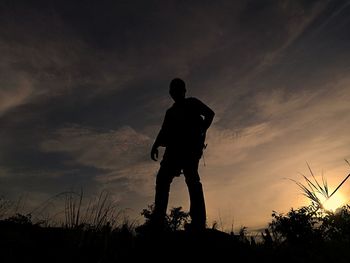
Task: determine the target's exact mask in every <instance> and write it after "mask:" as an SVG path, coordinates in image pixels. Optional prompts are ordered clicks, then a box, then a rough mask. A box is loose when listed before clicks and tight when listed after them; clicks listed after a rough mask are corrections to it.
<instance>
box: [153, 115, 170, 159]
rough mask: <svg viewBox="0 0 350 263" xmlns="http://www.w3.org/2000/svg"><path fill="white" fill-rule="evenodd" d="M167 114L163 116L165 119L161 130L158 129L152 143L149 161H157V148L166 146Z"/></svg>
mask: <svg viewBox="0 0 350 263" xmlns="http://www.w3.org/2000/svg"><path fill="white" fill-rule="evenodd" d="M168 118H169V117H168V112H167V113H166V114H165V118H164V121H163V124H162V128H161V129H160V131H159V133H158V135H157V137H156V140H155V141H154V143H153V146H152V149H151V159H152V160H153V161H157V160H158V147H160V146H163V147H165V146H166V130H167V126H168Z"/></svg>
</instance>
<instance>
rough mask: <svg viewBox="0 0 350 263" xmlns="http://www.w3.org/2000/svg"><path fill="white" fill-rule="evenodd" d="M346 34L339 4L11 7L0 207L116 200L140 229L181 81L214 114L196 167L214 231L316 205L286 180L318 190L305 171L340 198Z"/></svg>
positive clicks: (182, 196)
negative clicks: (155, 147)
mask: <svg viewBox="0 0 350 263" xmlns="http://www.w3.org/2000/svg"><path fill="white" fill-rule="evenodd" d="M349 28H350V1H345V0H334V1H322V0H321V1H311V0H309V1H307V0H305V1H302V0H281V1H277V0H276V1H273V0H266V1H265V0H261V1H253V0H244V1H243V0H242V1H206V0H203V1H196V0H194V1H181V0H173V1H168V0H165V1H153V0H149V1H121V0H119V1H54V0H48V1H35V2H32V1H6V0H3V1H1V3H0V57H1V59H0V195H1V196H2V197H4V198H6V199H10V200H21V209H23V211H26V212H30V211H32V209H35V208H37V207H40V206H42V204H43V203H44V202H45V201H46V200H48V199H50V198H52V197H53V196H55V195H57V194H59V193H63V192H65V191H70V190H74V191H80V189H83V191H84V196H85V197H86V198H89V197H93V196H96V195H98V193H100V192H101V191H107V192H109V193H110V196H111V197H112V199H113V200H114V201H115V202H116V203H117V205H118V207H119V208H120V209H121V210H123V211H127V213H128V215H129V216H130V217H131V218H137V220H139V219H142V216H141V215H140V212H141V211H142V209H144V208H146V207H147V206H148V205H149V204H151V203H153V201H154V190H155V189H154V185H155V176H156V173H157V171H158V169H159V162H153V161H152V160H151V159H150V148H151V146H152V144H153V142H154V139H155V137H156V135H157V133H158V131H159V129H160V126H161V124H162V121H163V118H164V114H165V111H166V109H167V108H169V107H170V106H171V105H172V104H173V101H172V100H171V98H170V97H169V94H168V89H169V82H170V80H171V79H173V78H175V77H180V78H182V79H184V80H185V82H186V84H187V96H189V97H192V96H193V97H196V98H198V99H200V100H201V101H203V102H204V103H206V104H207V105H208V106H209V107H210V108H212V109H213V110H214V111H215V113H216V115H215V118H214V121H213V124H212V126H211V127H210V129H209V130H208V133H207V144H208V147H207V149H206V150H205V152H204V157H203V158H202V159H201V161H200V167H199V172H200V176H201V181H202V184H203V188H204V194H205V200H206V206H207V216H208V224H209V225H210V224H212V223H213V222H214V221H216V222H218V223H219V225H220V226H221V227H222V228H223V229H224V228H230V227H234V228H239V227H241V226H246V227H248V229H254V228H259V227H264V226H265V225H266V224H267V223H268V222H269V221H270V220H271V214H272V211H277V212H280V213H285V212H287V211H289V209H290V208H292V207H293V208H297V207H300V206H302V205H305V204H308V200H306V198H305V197H303V196H302V194H301V191H300V189H299V188H298V187H297V185H296V184H295V183H294V182H293V181H291V180H289V179H293V180H297V181H302V180H303V178H302V174H304V175H306V176H308V177H309V176H310V172H309V170H308V166H307V164H309V165H310V167H311V169H312V171H313V172H314V173H315V176H316V178H320V176H321V175H322V174H324V176H325V178H327V180H328V184H329V187H330V188H331V189H334V188H335V187H336V185H338V184H339V183H340V182H341V180H342V179H343V178H344V177H345V176H346V175H347V174H348V173H349V170H350V167H349V166H348V165H347V163H346V162H345V161H344V159H349V160H350V147H349V146H350V137H349V128H350V114H349V113H350V103H349V100H350V88H349V84H350V32H349ZM349 184H350V182H347V183H345V184H344V185H343V186H342V188H341V189H340V191H339V192H337V195H338V196H339V197H337V198H339V199H341V200H342V201H343V202H348V201H349V199H350V185H349ZM61 201H62V200H61ZM59 202H60V200H57V205H56V206H52V207H55V209H61V210H62V209H63V208H62V205H61V206H60V205H59ZM178 206H182V207H183V208H184V209H185V210H188V207H189V197H188V192H187V188H186V185H185V182H184V178H183V177H179V178H175V180H174V182H173V184H172V186H171V192H170V200H169V208H171V207H178ZM52 209H53V208H52Z"/></svg>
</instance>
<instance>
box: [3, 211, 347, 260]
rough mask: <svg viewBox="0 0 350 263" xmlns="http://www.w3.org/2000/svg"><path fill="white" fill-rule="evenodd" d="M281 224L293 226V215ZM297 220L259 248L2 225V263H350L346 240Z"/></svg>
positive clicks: (206, 239)
mask: <svg viewBox="0 0 350 263" xmlns="http://www.w3.org/2000/svg"><path fill="white" fill-rule="evenodd" d="M283 218H284V219H289V220H292V219H291V216H290V215H289V217H288V216H284V217H283ZM281 219H282V218H280V220H281ZM298 220H299V221H296V223H295V222H294V223H293V222H292V223H291V222H289V223H290V224H289V225H288V224H287V225H286V227H287V228H286V230H287V232H288V231H290V230H292V232H295V233H296V231H301V232H300V233H298V234H297V235H290V236H289V237H288V238H289V239H288V238H284V239H283V240H284V241H283V242H282V241H281V240H280V241H277V240H273V239H272V238H271V236H269V235H270V232H266V233H267V234H266V233H265V235H264V237H263V238H262V241H261V242H256V241H255V240H254V239H252V238H249V237H247V236H246V235H245V234H244V233H241V234H239V235H234V234H228V233H224V232H221V231H218V230H215V229H207V230H205V231H203V232H188V231H184V230H177V231H168V232H163V233H152V232H151V231H148V232H147V231H145V232H143V233H136V232H135V231H133V230H132V229H130V228H129V227H128V226H127V225H123V226H120V227H117V228H114V229H112V228H110V227H108V225H107V226H104V227H102V228H100V229H98V230H96V229H95V230H93V229H87V228H84V227H83V226H82V227H80V228H79V227H77V228H74V229H72V228H65V227H42V226H40V225H35V224H32V223H31V222H30V221H26V220H25V218H20V217H19V218H17V219H13V218H12V219H11V220H2V221H0V250H1V258H0V262H6V263H7V262H25V263H27V262H86V263H87V262H154V261H162V262H168V261H170V262H188V261H189V260H190V259H192V260H194V261H195V262H201V261H202V262H350V252H349V251H350V242H349V239H348V236H347V237H346V238H343V239H339V238H338V240H328V241H326V240H324V239H322V238H321V237H320V236H318V237H317V235H318V234H317V233H318V232H315V233H313V232H308V231H309V230H310V229H309V228H308V226H307V225H305V222H302V219H300V218H299V219H298ZM282 221H283V220H282ZM282 221H281V223H283V222H282ZM275 223H278V222H277V221H275ZM299 223H302V225H299ZM348 223H350V222H348ZM271 226H273V225H271ZM275 227H276V225H275ZM347 227H348V228H350V227H349V226H347ZM293 228H294V229H293ZM271 230H273V231H280V232H281V231H282V230H278V229H277V230H276V228H275V229H274V228H273V227H272V228H271ZM283 231H284V230H283ZM287 232H286V233H287ZM287 234H288V233H287ZM302 235H304V236H302ZM335 235H337V233H335ZM341 236H343V237H344V233H342V234H341ZM293 238H294V239H293Z"/></svg>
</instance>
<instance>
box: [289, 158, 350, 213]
mask: <svg viewBox="0 0 350 263" xmlns="http://www.w3.org/2000/svg"><path fill="white" fill-rule="evenodd" d="M345 162H346V163H347V164H348V165H349V166H350V163H349V162H348V160H346V159H345ZM307 167H308V168H309V171H310V174H311V176H312V179H313V181H312V180H310V179H308V178H307V177H306V176H305V175H303V174H302V176H303V178H304V179H305V181H306V184H302V183H300V182H298V181H295V180H293V179H291V180H292V181H294V182H295V183H296V184H297V185H298V186H299V187H300V189H301V190H302V192H303V195H304V196H306V197H307V198H308V199H309V200H310V201H311V206H312V207H313V208H314V211H315V212H316V211H318V210H319V209H321V210H322V211H323V212H325V213H329V212H330V211H329V210H327V209H326V208H325V207H324V203H325V202H327V201H328V200H329V199H330V198H332V196H333V195H334V194H335V193H336V192H337V191H338V190H339V188H340V187H341V186H342V185H343V184H344V183H345V182H346V180H348V178H349V177H350V174H348V175H347V176H346V177H345V178H344V179H343V181H342V182H341V183H340V184H339V185H338V186H337V187H336V188H335V190H334V191H333V192H332V193H331V194H329V188H328V184H327V180H326V179H325V178H324V176H323V174H322V183H320V182H318V181H317V179H316V177H315V175H314V173H313V171H312V170H311V167H310V165H309V164H308V163H307ZM320 197H322V199H320Z"/></svg>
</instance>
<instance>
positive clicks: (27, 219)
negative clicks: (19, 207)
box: [4, 213, 33, 225]
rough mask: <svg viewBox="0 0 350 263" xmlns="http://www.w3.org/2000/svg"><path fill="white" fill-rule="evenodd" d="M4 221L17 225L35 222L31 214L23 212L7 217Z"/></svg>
mask: <svg viewBox="0 0 350 263" xmlns="http://www.w3.org/2000/svg"><path fill="white" fill-rule="evenodd" d="M4 221H5V222H10V223H13V224H17V225H32V224H33V222H32V215H31V214H27V215H23V214H20V213H17V214H15V215H14V216H10V217H9V218H6V219H5V220H4Z"/></svg>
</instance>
